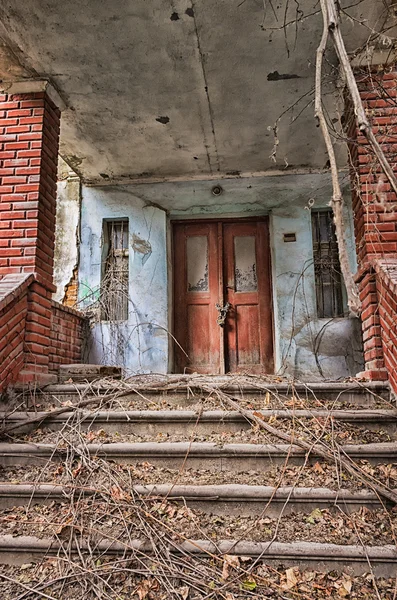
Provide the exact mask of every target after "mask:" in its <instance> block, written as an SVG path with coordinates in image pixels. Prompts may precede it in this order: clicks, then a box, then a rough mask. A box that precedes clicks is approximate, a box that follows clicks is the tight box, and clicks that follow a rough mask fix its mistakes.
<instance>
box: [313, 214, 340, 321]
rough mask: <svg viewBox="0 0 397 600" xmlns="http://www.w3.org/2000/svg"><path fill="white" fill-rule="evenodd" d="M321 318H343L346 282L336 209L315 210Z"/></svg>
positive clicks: (317, 279) (314, 243) (315, 262)
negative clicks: (335, 218)
mask: <svg viewBox="0 0 397 600" xmlns="http://www.w3.org/2000/svg"><path fill="white" fill-rule="evenodd" d="M312 233H313V260H314V273H315V285H316V300H317V316H318V317H319V318H328V317H331V318H332V317H342V316H343V314H344V301H343V279H342V274H341V269H340V263H339V255H338V242H337V240H336V234H335V224H334V220H333V213H332V210H316V211H312Z"/></svg>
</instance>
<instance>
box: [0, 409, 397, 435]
mask: <svg viewBox="0 0 397 600" xmlns="http://www.w3.org/2000/svg"><path fill="white" fill-rule="evenodd" d="M254 412H255V411H250V413H251V414H253V413H254ZM260 413H261V415H262V416H263V418H264V419H265V420H268V419H271V420H274V419H286V420H291V419H303V420H305V419H320V420H324V419H334V420H336V421H340V422H343V423H349V424H351V425H354V426H356V427H360V428H365V429H369V430H371V431H376V430H379V429H381V430H382V431H384V432H386V433H388V434H389V435H395V434H396V433H397V410H380V409H379V410H370V409H367V410H323V409H310V410H301V409H297V410H292V409H288V410H268V409H263V410H261V411H260ZM32 416H34V417H37V418H39V419H42V420H41V422H39V423H37V422H36V423H34V424H31V425H23V426H21V427H18V429H17V430H15V431H16V432H17V433H18V434H19V433H27V432H30V431H33V430H34V429H36V428H37V427H44V428H45V429H46V430H47V429H48V430H50V431H59V430H60V429H62V428H64V427H65V425H66V424H70V425H73V423H75V422H78V423H79V426H81V429H82V430H83V431H87V430H93V429H95V430H96V429H103V430H104V431H106V432H110V433H115V432H118V433H123V434H130V433H134V434H135V435H156V434H158V433H162V432H166V433H167V434H173V435H176V434H180V435H183V436H184V437H186V436H191V435H192V434H193V433H196V434H201V435H205V434H210V433H216V432H219V433H222V432H235V431H240V430H242V429H250V428H251V424H250V422H249V421H247V419H245V418H244V417H243V416H242V415H241V413H239V412H234V411H230V412H228V411H224V410H214V411H204V412H197V411H192V410H140V411H129V410H126V411H123V410H118V411H114V410H113V411H111V410H109V411H88V410H86V411H78V413H74V412H66V413H63V414H61V415H55V416H53V417H50V418H46V413H45V412H40V411H38V412H36V413H35V414H34V415H32V413H31V412H14V413H11V414H7V413H5V412H0V421H2V422H3V424H4V425H10V426H16V425H18V424H22V423H23V422H24V421H26V420H28V419H31V418H32ZM272 424H273V426H274V427H277V421H275V422H273V423H272Z"/></svg>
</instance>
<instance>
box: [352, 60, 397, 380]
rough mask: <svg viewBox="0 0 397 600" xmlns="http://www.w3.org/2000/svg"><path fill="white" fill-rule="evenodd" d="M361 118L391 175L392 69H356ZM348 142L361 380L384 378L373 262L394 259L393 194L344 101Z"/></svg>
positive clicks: (396, 142) (396, 200) (396, 97)
mask: <svg viewBox="0 0 397 600" xmlns="http://www.w3.org/2000/svg"><path fill="white" fill-rule="evenodd" d="M356 80H357V83H358V86H359V90H360V95H361V99H362V101H363V104H364V107H365V110H366V114H367V117H368V119H369V121H370V123H371V126H372V128H373V131H374V133H375V135H376V138H377V140H378V142H379V143H380V144H381V146H382V148H383V151H384V153H385V154H386V157H387V158H388V160H389V162H390V164H391V165H392V168H393V171H394V173H395V174H397V70H396V68H394V67H393V68H390V67H387V68H384V69H383V70H380V69H374V70H373V71H372V72H368V70H365V72H360V71H357V72H356ZM345 116H346V124H345V126H346V132H347V135H348V137H349V140H350V144H349V146H350V157H351V162H352V170H351V176H352V195H353V212H354V222H355V234H356V246H357V256H358V262H359V272H358V274H357V277H356V281H357V283H358V286H359V292H360V298H361V302H362V308H363V311H362V326H363V341H364V360H365V371H364V373H362V375H364V376H365V377H367V378H370V379H378V380H384V379H387V371H386V368H385V362H384V355H383V349H382V340H381V327H380V320H379V298H378V296H377V286H376V273H375V270H374V268H373V266H374V261H376V260H378V259H387V258H388V257H389V258H390V259H395V258H396V257H397V196H396V194H395V193H394V192H393V191H392V189H391V186H390V183H389V182H388V180H387V178H386V176H385V174H384V173H383V171H382V169H381V168H380V166H379V163H378V161H377V159H376V158H375V156H374V154H373V151H372V149H371V147H370V145H369V144H368V141H367V139H366V138H365V137H364V136H363V135H362V134H361V132H359V131H358V130H357V126H356V120H355V116H354V112H353V108H352V105H351V101H348V102H347V104H346V115H345Z"/></svg>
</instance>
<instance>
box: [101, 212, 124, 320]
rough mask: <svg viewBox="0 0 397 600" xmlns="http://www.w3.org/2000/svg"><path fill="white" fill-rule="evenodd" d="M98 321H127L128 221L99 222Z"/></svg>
mask: <svg viewBox="0 0 397 600" xmlns="http://www.w3.org/2000/svg"><path fill="white" fill-rule="evenodd" d="M102 257H103V258H102V281H101V294H100V303H101V319H102V320H104V321H125V320H127V319H128V220H127V219H119V220H117V221H116V220H115V221H108V220H105V221H103V252H102Z"/></svg>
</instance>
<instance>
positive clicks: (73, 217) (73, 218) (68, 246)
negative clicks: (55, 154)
mask: <svg viewBox="0 0 397 600" xmlns="http://www.w3.org/2000/svg"><path fill="white" fill-rule="evenodd" d="M79 219H80V179H79V177H78V176H77V175H76V174H75V173H73V171H71V170H70V167H69V166H68V165H67V164H66V163H65V161H63V160H62V159H61V158H60V159H59V162H58V184H57V212H56V227H55V253H54V284H55V285H56V286H57V291H56V292H55V294H54V300H56V301H57V302H64V303H65V304H68V305H70V306H73V304H74V303H75V302H76V300H77V286H76V285H75V282H74V279H75V278H74V274H75V272H76V269H77V263H78V245H79ZM73 286H74V287H73ZM71 288H73V289H71Z"/></svg>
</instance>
